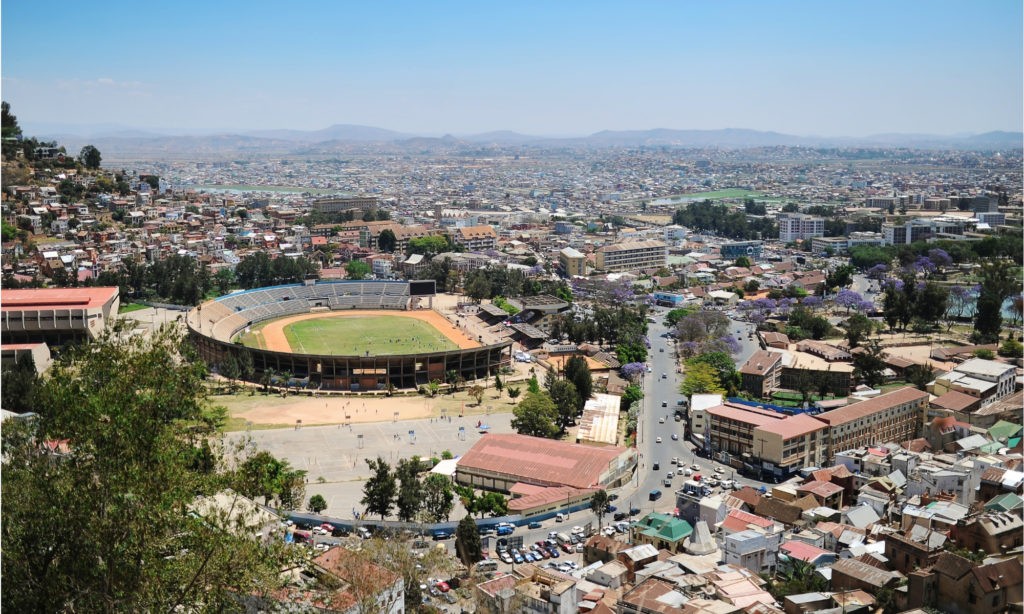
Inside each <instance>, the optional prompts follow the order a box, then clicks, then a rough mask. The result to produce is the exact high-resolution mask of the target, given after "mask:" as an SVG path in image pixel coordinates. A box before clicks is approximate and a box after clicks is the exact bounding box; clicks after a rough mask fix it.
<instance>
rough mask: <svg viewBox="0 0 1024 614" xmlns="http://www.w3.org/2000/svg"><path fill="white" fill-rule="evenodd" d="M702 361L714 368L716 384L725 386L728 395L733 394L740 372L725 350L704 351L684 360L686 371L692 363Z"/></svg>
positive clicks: (734, 393)
mask: <svg viewBox="0 0 1024 614" xmlns="http://www.w3.org/2000/svg"><path fill="white" fill-rule="evenodd" d="M698 363H704V364H707V365H709V366H711V367H712V368H713V369H714V370H715V377H716V378H717V380H718V385H719V386H721V387H722V388H725V390H726V392H727V393H728V394H729V395H730V396H735V395H736V391H737V390H738V389H739V385H740V374H739V372H738V371H737V370H736V363H735V362H733V359H732V357H731V356H729V355H728V354H726V353H725V352H704V353H702V354H698V355H697V356H694V357H693V358H691V359H689V360H687V361H686V369H687V371H689V370H690V368H691V367H692V366H693V365H696V364H698Z"/></svg>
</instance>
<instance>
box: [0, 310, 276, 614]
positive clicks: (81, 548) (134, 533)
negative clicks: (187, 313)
mask: <svg viewBox="0 0 1024 614" xmlns="http://www.w3.org/2000/svg"><path fill="white" fill-rule="evenodd" d="M124 332H126V331H124V330H123V329H121V328H120V327H117V326H115V327H114V330H113V331H112V332H111V333H110V334H109V335H107V336H104V337H102V338H101V339H100V340H98V341H96V342H93V343H89V344H87V345H81V346H72V347H68V348H65V349H64V351H63V352H62V354H61V356H60V358H59V359H58V360H57V362H56V363H55V364H54V365H53V366H52V368H51V371H50V377H47V378H46V379H45V380H44V381H43V382H42V383H41V384H40V388H39V392H38V397H39V403H38V407H39V409H40V416H39V418H38V419H36V420H32V421H25V420H19V421H9V422H7V423H5V424H4V428H3V433H2V440H3V455H4V475H3V482H2V485H0V487H2V497H0V505H2V514H3V519H4V526H3V549H2V551H0V557H2V569H3V575H4V580H5V581H6V582H5V584H6V586H5V587H4V592H3V607H4V609H5V610H10V611H12V612H53V611H70V610H74V611H79V612H129V611H134V612H141V611H150V612H155V611H162V612H169V611H177V610H180V609H192V608H194V607H195V605H196V604H202V607H203V608H204V609H210V610H213V611H218V610H227V609H234V608H236V607H237V605H238V601H237V596H238V595H240V594H262V593H263V591H270V590H274V589H275V588H276V587H277V586H278V585H279V582H278V580H277V575H278V571H279V566H280V565H281V564H283V563H285V558H284V551H283V550H281V549H280V548H279V547H277V546H274V545H271V546H267V547H265V546H262V545H260V544H259V543H257V542H256V541H254V540H251V539H250V537H249V536H248V535H247V534H245V535H243V534H240V533H238V532H236V531H234V530H233V527H234V526H235V525H233V524H232V523H231V521H230V520H229V519H228V518H227V516H226V514H222V513H219V512H217V511H216V510H213V509H205V511H201V512H200V513H198V514H190V513H187V512H188V511H189V510H190V509H192V510H200V509H203V508H201V507H199V506H197V503H198V502H197V499H196V497H197V495H203V496H206V495H213V494H215V493H217V492H219V491H221V490H222V488H223V484H224V482H225V477H226V476H225V475H224V474H223V473H221V472H219V471H214V472H205V471H202V470H201V469H197V468H196V467H195V462H194V461H195V459H196V456H197V453H201V452H202V446H201V443H200V441H199V440H200V439H203V440H206V441H207V442H208V443H209V444H210V447H211V449H212V450H219V449H220V446H221V443H222V440H221V438H220V435H218V434H217V433H215V432H207V434H206V435H204V436H203V437H198V438H197V437H191V436H187V435H186V433H187V432H188V431H189V430H190V428H191V427H192V426H194V425H197V424H200V423H202V422H203V419H204V416H205V415H206V414H207V412H208V410H209V405H208V404H207V402H206V398H205V396H204V394H205V389H204V382H203V378H204V376H205V369H204V368H203V366H202V364H201V363H199V362H198V361H196V360H195V356H194V355H192V354H191V353H190V350H188V348H187V346H183V345H182V337H181V335H180V333H176V332H174V331H171V330H168V329H164V330H162V331H157V332H155V333H154V334H153V335H151V336H150V337H148V338H141V337H135V336H132V335H126V334H122V333H124ZM44 441H63V442H67V451H66V452H58V453H56V454H54V453H51V452H50V451H49V450H48V449H46V448H45V447H43V446H40V445H39V444H40V442H44ZM216 464H217V465H218V466H219V463H216ZM64 529H66V530H64Z"/></svg>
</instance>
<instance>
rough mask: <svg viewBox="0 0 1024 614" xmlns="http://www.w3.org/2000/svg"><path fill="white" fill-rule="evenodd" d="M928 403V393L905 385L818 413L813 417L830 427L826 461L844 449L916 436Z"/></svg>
mask: <svg viewBox="0 0 1024 614" xmlns="http://www.w3.org/2000/svg"><path fill="white" fill-rule="evenodd" d="M927 405H928V393H927V392H924V391H921V390H918V389H917V388H913V387H911V386H908V387H906V388H900V389H899V390H894V391H893V392H890V393H888V394H883V395H880V396H878V397H875V398H873V399H868V400H866V401H861V402H859V403H853V404H852V405H847V406H846V407H841V408H839V409H834V410H832V411H827V412H825V413H823V414H819V415H818V416H816V419H818V420H821V421H822V422H824V423H826V424H827V425H828V427H829V435H828V444H829V451H828V459H829V461H831V459H832V458H834V456H835V454H836V452H840V451H843V450H849V449H851V448H860V447H865V446H870V445H873V444H876V443H879V442H887V441H907V440H910V439H915V438H916V437H917V436H918V433H919V432H920V431H921V428H922V422H923V419H924V415H925V411H926V409H927Z"/></svg>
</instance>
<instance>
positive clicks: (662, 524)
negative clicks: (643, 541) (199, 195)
mask: <svg viewBox="0 0 1024 614" xmlns="http://www.w3.org/2000/svg"><path fill="white" fill-rule="evenodd" d="M639 525H640V526H641V527H643V530H641V531H640V532H641V533H643V534H644V535H646V536H648V537H652V538H657V539H661V540H664V541H667V542H673V543H674V542H678V541H680V540H683V539H686V538H687V537H689V536H690V534H691V533H693V527H692V526H690V523H688V522H686V521H685V520H683V519H681V518H676V517H675V516H670V515H668V514H659V513H658V512H652V513H650V514H648V515H647V516H645V517H644V518H642V519H641V520H640V522H639Z"/></svg>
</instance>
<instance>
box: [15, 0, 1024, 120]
mask: <svg viewBox="0 0 1024 614" xmlns="http://www.w3.org/2000/svg"><path fill="white" fill-rule="evenodd" d="M1021 5H1022V3H1021V2H1019V1H1018V0H979V1H973V2H968V1H967V0H964V1H961V2H944V1H941V0H929V1H920V2H917V1H914V2H912V1H904V0H885V1H873V0H871V1H857V2H854V1H834V2H833V1H831V0H820V1H819V0H814V1H806V2H795V1H786V0H779V1H767V0H765V1H760V0H758V1H729V0H706V1H696V0H693V1H682V0H680V1H671V2H670V1H668V0H665V1H663V2H644V1H631V2H568V1H567V2H500V3H499V2H442V1H438V2H422V1H418V2H398V1H396V2H359V3H356V2H312V1H310V2H303V1H296V2H260V1H248V2H233V1H223V2H222V1H219V0H218V1H209V0H207V1H205V2H192V1H190V0H184V1H176V2H120V1H106V0H104V1H101V2H98V3H86V2H63V1H58V2H40V1H39V0H5V1H4V2H3V4H2V9H0V10H2V15H0V29H2V41H0V46H2V56H0V73H2V95H3V99H4V100H7V101H8V102H10V103H11V106H12V110H13V112H14V113H15V114H16V115H17V116H18V118H19V120H20V121H21V122H22V123H23V124H25V125H27V126H31V125H32V124H40V123H67V124H103V123H106V124H119V125H124V126H131V127H137V128H143V129H153V130H165V131H172V132H185V131H198V130H241V129H270V128H294V129H305V130H311V129H318V128H323V127H326V126H329V125H331V124H362V125H370V126H379V127H382V128H390V129H393V130H400V131H406V132H415V133H419V134H443V133H453V134H468V133H475V132H484V131H489V130H515V131H518V132H523V133H527V134H539V135H579V134H588V133H591V132H595V131H598V130H603V129H611V130H630V129H648V128H679V129H690V128H693V129H716V128H752V129H757V130H774V131H778V132H784V133H789V134H798V135H823V136H864V135H869V134H877V133H885V132H909V133H934V134H957V133H967V132H973V133H978V132H986V131H989V130H1020V129H1021V123H1022V108H1024V101H1022V87H1024V86H1022V74H1024V67H1022V55H1024V54H1022V42H1021V41H1022V31H1021V30H1022V26H1021V24H1022V13H1021Z"/></svg>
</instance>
